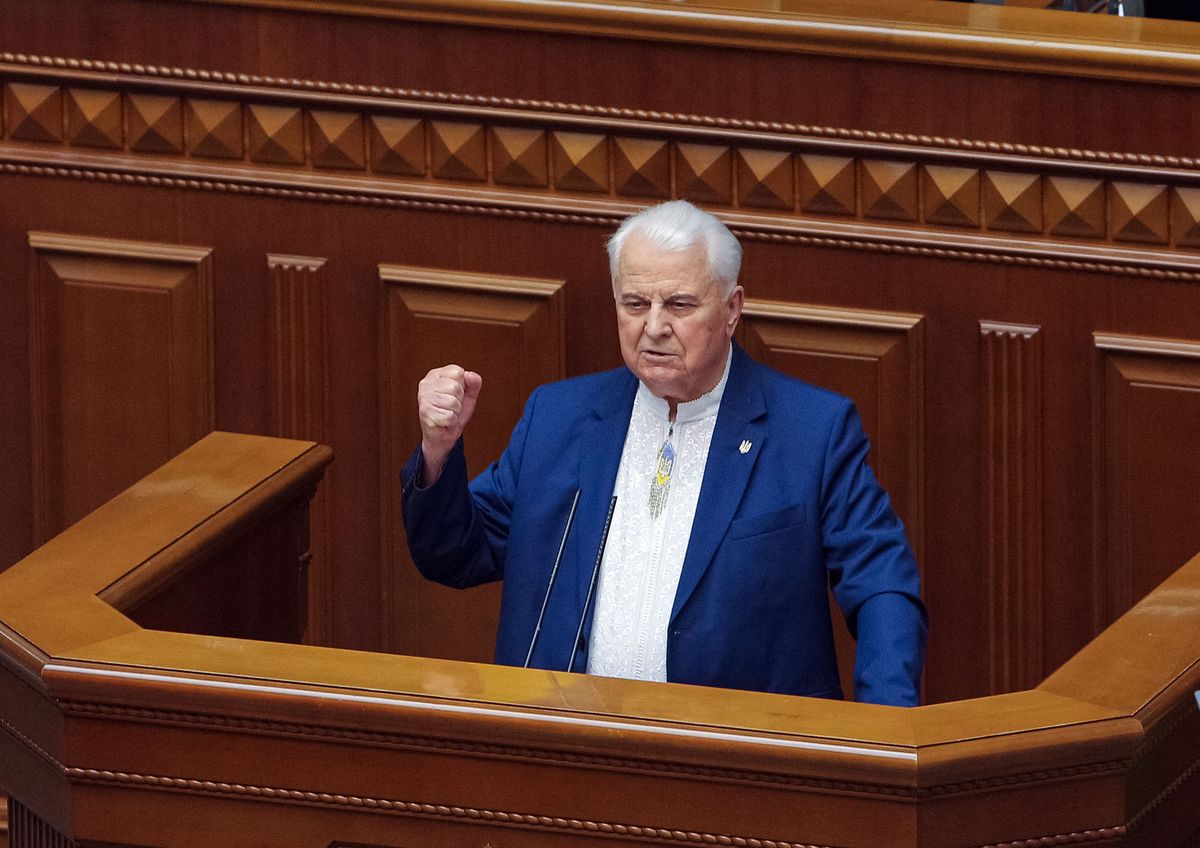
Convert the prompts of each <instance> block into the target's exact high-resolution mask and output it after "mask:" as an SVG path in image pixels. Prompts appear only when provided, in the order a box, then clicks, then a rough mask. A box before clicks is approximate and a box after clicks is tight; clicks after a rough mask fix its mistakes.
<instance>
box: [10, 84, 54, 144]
mask: <svg viewBox="0 0 1200 848" xmlns="http://www.w3.org/2000/svg"><path fill="white" fill-rule="evenodd" d="M4 99H5V101H7V104H6V105H7V111H8V125H9V135H11V136H12V138H14V139H17V140H19V141H41V142H50V143H57V142H61V141H62V140H63V115H62V89H60V88H59V87H58V86H54V85H26V84H23V83H11V84H9V85H7V86H5V97H4Z"/></svg>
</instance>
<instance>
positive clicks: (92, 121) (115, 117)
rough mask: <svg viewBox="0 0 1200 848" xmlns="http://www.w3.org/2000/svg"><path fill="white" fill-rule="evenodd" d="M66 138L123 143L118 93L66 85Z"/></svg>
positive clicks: (89, 143) (77, 141)
mask: <svg viewBox="0 0 1200 848" xmlns="http://www.w3.org/2000/svg"><path fill="white" fill-rule="evenodd" d="M67 140H68V141H69V142H70V143H71V144H79V145H83V146H86V147H108V148H111V149H115V150H120V149H121V148H122V147H124V146H125V133H124V129H123V127H122V120H121V93H120V92H119V91H96V90H93V89H88V88H68V89H67Z"/></svg>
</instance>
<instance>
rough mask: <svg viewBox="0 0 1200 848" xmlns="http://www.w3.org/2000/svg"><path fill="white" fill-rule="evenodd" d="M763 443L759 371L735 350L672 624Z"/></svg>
mask: <svg viewBox="0 0 1200 848" xmlns="http://www.w3.org/2000/svg"><path fill="white" fill-rule="evenodd" d="M766 437H767V422H766V404H765V402H764V401H763V395H762V384H761V381H760V377H759V374H758V370H757V367H756V366H755V365H754V363H753V362H752V361H751V360H750V358H749V357H748V356H747V355H746V354H745V352H744V351H742V349H741V348H740V347H737V346H736V345H735V346H734V349H733V362H732V363H731V364H730V366H729V380H728V382H726V384H725V394H724V395H723V396H722V398H721V408H720V411H719V412H718V413H717V425H716V428H715V429H714V430H713V436H712V443H711V444H710V446H709V449H708V461H707V462H706V463H705V466H704V481H703V482H702V483H701V484H700V500H699V503H698V504H697V506H696V517H695V519H694V520H693V522H692V537H691V540H690V541H689V542H688V549H687V554H686V555H685V556H684V559H683V571H682V573H681V574H680V576H679V588H678V589H677V590H676V591H675V603H674V605H673V606H672V607H671V620H672V621H674V619H675V617H676V616H677V615H679V611H680V610H681V609H683V606H684V604H686V603H687V601H688V598H690V597H691V596H692V592H694V591H695V589H696V586H697V584H698V583H699V582H700V578H702V577H703V576H704V573H705V572H706V571H707V570H708V566H709V564H710V563H711V562H712V558H713V555H714V554H715V553H716V550H717V545H719V544H720V542H721V540H722V539H723V538H725V534H726V532H727V531H728V530H729V524H730V522H731V521H732V520H733V515H734V513H735V512H737V508H738V504H740V503H741V502H742V494H743V492H745V490H746V483H747V482H748V481H749V480H750V472H751V471H753V470H754V465H755V463H756V462H757V461H758V455H759V453H760V451H761V450H762V445H763V441H764V440H765V438H766ZM747 442H748V443H749V447H748V448H747V449H746V450H745V452H743V451H742V447H743V446H744V445H745V443H747ZM601 521H603V516H601Z"/></svg>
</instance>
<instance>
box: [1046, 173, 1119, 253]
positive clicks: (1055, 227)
mask: <svg viewBox="0 0 1200 848" xmlns="http://www.w3.org/2000/svg"><path fill="white" fill-rule="evenodd" d="M1046 221H1047V223H1048V224H1049V228H1050V232H1051V233H1052V234H1053V235H1056V236H1077V237H1080V238H1093V239H1098V238H1104V231H1105V225H1104V183H1103V182H1102V181H1101V180H1093V179H1083V178H1079V177H1057V176H1055V177H1049V178H1047V180H1046Z"/></svg>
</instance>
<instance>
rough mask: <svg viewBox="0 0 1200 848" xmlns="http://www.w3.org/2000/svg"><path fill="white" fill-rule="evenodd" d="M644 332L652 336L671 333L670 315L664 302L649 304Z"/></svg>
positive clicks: (660, 336) (659, 336)
mask: <svg viewBox="0 0 1200 848" xmlns="http://www.w3.org/2000/svg"><path fill="white" fill-rule="evenodd" d="M646 333H647V334H648V335H650V336H652V337H654V338H662V337H663V336H668V335H670V334H671V322H670V315H669V314H668V313H667V308H666V304H663V303H652V304H650V312H649V314H648V315H647V316H646Z"/></svg>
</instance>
